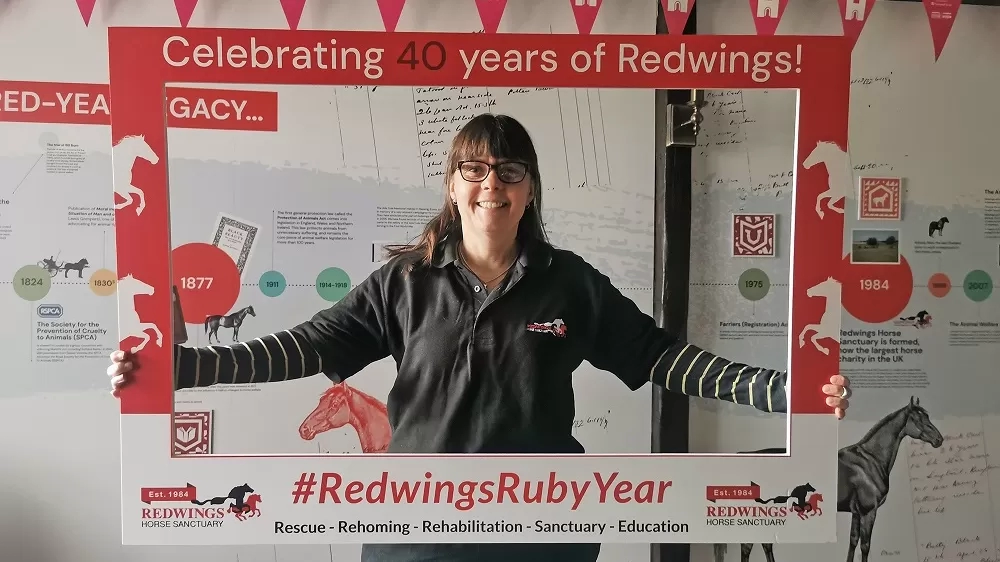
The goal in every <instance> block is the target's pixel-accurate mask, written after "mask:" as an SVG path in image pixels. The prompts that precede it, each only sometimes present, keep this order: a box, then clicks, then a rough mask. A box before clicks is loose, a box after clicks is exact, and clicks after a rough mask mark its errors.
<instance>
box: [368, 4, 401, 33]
mask: <svg viewBox="0 0 1000 562" xmlns="http://www.w3.org/2000/svg"><path fill="white" fill-rule="evenodd" d="M375 1H376V2H378V11H379V13H380V14H382V23H383V24H384V25H385V30H386V31H396V24H398V23H399V16H400V15H402V13H403V5H404V4H406V0H375Z"/></svg>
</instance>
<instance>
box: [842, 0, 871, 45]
mask: <svg viewBox="0 0 1000 562" xmlns="http://www.w3.org/2000/svg"><path fill="white" fill-rule="evenodd" d="M837 3H838V4H840V20H841V21H842V22H843V24H844V36H846V37H848V38H850V40H851V48H852V49H853V48H854V46H855V45H856V44H857V43H858V37H860V36H861V30H862V29H864V27H865V23H867V22H868V16H869V15H870V14H871V13H872V7H873V6H875V0H837Z"/></svg>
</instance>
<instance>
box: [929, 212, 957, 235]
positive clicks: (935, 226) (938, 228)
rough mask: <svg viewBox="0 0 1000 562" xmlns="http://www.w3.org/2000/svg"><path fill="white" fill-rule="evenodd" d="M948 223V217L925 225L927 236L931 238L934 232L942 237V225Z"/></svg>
mask: <svg viewBox="0 0 1000 562" xmlns="http://www.w3.org/2000/svg"><path fill="white" fill-rule="evenodd" d="M949 222H951V221H949V220H948V217H941V218H939V219H938V220H936V221H931V223H930V224H929V225H927V236H930V237H933V236H934V233H935V232H937V233H938V234H940V235H941V236H944V225H946V224H948V223H949Z"/></svg>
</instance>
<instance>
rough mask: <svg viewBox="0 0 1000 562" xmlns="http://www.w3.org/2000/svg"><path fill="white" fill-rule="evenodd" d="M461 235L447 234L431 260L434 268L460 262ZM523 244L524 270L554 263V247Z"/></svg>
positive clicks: (520, 258)
mask: <svg viewBox="0 0 1000 562" xmlns="http://www.w3.org/2000/svg"><path fill="white" fill-rule="evenodd" d="M461 240H462V236H461V234H447V235H445V237H444V238H443V239H441V241H440V242H438V244H437V246H436V247H435V248H434V256H433V258H432V259H431V265H432V266H433V267H437V268H442V267H445V266H448V265H453V264H456V265H457V262H458V243H459V242H461ZM519 241H520V242H521V253H520V254H519V255H518V258H517V262H518V264H519V265H520V266H521V267H524V268H538V269H542V270H544V269H547V268H548V267H549V265H550V264H551V263H552V247H551V246H550V245H548V244H546V243H545V242H543V241H541V240H523V239H521V240H519Z"/></svg>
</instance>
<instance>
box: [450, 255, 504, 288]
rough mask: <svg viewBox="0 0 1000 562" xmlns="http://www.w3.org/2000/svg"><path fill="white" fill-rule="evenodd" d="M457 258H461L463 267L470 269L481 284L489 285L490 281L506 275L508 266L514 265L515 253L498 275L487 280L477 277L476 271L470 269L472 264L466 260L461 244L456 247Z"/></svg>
mask: <svg viewBox="0 0 1000 562" xmlns="http://www.w3.org/2000/svg"><path fill="white" fill-rule="evenodd" d="M458 259H460V260H462V263H463V264H465V267H466V268H468V269H469V271H471V272H472V274H473V275H475V276H476V279H479V281H480V282H481V283H482V284H483V285H489V284H490V283H492V282H494V281H496V280H497V279H500V278H501V277H503V276H504V275H506V274H507V272H508V271H510V268H512V267H514V264H515V263H517V254H515V255H514V259H513V260H511V262H510V265H508V266H507V267H505V268H504V269H503V271H501V272H500V274H499V275H497V276H496V277H494V278H493V279H490V280H489V281H483V280H482V278H480V277H479V274H478V273H476V272H475V270H473V269H472V266H470V265H469V262H468V261H466V259H465V252H463V251H462V247H461V246H459V247H458Z"/></svg>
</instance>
